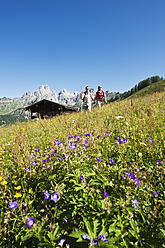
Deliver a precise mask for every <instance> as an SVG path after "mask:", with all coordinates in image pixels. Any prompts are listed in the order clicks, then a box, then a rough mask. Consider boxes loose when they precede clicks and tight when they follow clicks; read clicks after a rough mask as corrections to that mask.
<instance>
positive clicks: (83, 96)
mask: <svg viewBox="0 0 165 248" xmlns="http://www.w3.org/2000/svg"><path fill="white" fill-rule="evenodd" d="M81 99H82V100H83V102H84V104H83V108H84V110H89V112H91V105H92V101H94V103H95V99H94V98H93V96H92V94H91V93H90V92H89V86H86V87H85V92H84V93H81ZM91 100H92V101H91Z"/></svg>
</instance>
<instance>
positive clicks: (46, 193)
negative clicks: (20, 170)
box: [44, 191, 51, 201]
mask: <svg viewBox="0 0 165 248" xmlns="http://www.w3.org/2000/svg"><path fill="white" fill-rule="evenodd" d="M50 196H51V195H50V192H49V191H45V192H44V199H45V200H47V201H48V200H49V198H50Z"/></svg>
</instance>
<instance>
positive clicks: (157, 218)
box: [0, 93, 165, 248]
mask: <svg viewBox="0 0 165 248" xmlns="http://www.w3.org/2000/svg"><path fill="white" fill-rule="evenodd" d="M164 98H165V97H164V93H156V94H152V95H149V96H145V97H140V98H137V99H136V98H133V99H126V100H124V101H119V102H113V103H110V104H107V105H105V106H104V109H103V110H102V111H100V110H98V109H97V108H94V109H93V110H92V112H91V113H87V112H80V113H73V114H70V115H63V116H58V117H55V118H53V119H50V120H42V121H28V122H23V123H19V122H17V123H15V124H14V125H12V126H10V127H3V128H0V184H1V188H0V208H1V213H0V247H56V245H57V244H58V243H59V242H60V240H61V239H65V240H66V241H65V242H64V245H63V246H62V247H67V246H66V244H69V245H70V247H71V248H74V247H77V248H78V247H79V248H80V247H83V248H87V247H114V248H115V247H129V248H130V247H137V248H138V247H154V248H159V247H160V248H162V247H165V245H164V234H165V233H164V226H163V219H164V217H165V215H164V211H165V207H164V203H165V202H164V199H165V189H164V181H165V180H164V179H165V177H164V172H165V171H164V165H165V144H164V137H165V128H164V126H165V114H164V113H165V111H164V110H165V99H164ZM122 117H123V118H122ZM36 148H38V149H37V150H36ZM27 167H29V171H26V170H27ZM131 173H132V174H131ZM44 192H49V193H50V194H51V196H53V194H54V193H55V194H56V196H57V199H56V201H53V200H51V199H49V200H46V199H44ZM48 198H49V194H48ZM136 199H137V200H136ZM11 202H17V205H18V206H17V207H16V208H15V209H11V208H10V207H9V206H10V205H9V203H11ZM136 203H138V205H137V204H136ZM30 217H32V218H33V219H34V220H35V223H34V225H32V227H29V226H28V220H29V218H30ZM85 234H88V237H89V239H90V240H85V239H84V238H82V235H85ZM103 234H105V235H106V239H107V241H108V243H107V242H106V241H105V238H104V235H103ZM99 235H101V237H102V238H101V239H99V237H100V236H99ZM102 235H103V236H102ZM93 238H96V239H97V241H98V244H96V245H94V240H93ZM76 241H77V242H76ZM95 242H96V241H95ZM90 245H91V246H90Z"/></svg>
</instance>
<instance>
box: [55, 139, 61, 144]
mask: <svg viewBox="0 0 165 248" xmlns="http://www.w3.org/2000/svg"><path fill="white" fill-rule="evenodd" d="M54 143H56V145H60V144H61V143H62V141H59V140H55V141H54Z"/></svg>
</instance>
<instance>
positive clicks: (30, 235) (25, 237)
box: [22, 232, 34, 242]
mask: <svg viewBox="0 0 165 248" xmlns="http://www.w3.org/2000/svg"><path fill="white" fill-rule="evenodd" d="M33 235H34V233H33V232H30V233H28V234H27V235H25V236H24V237H23V238H22V241H23V242H24V241H26V240H28V239H30V238H31V237H33Z"/></svg>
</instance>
